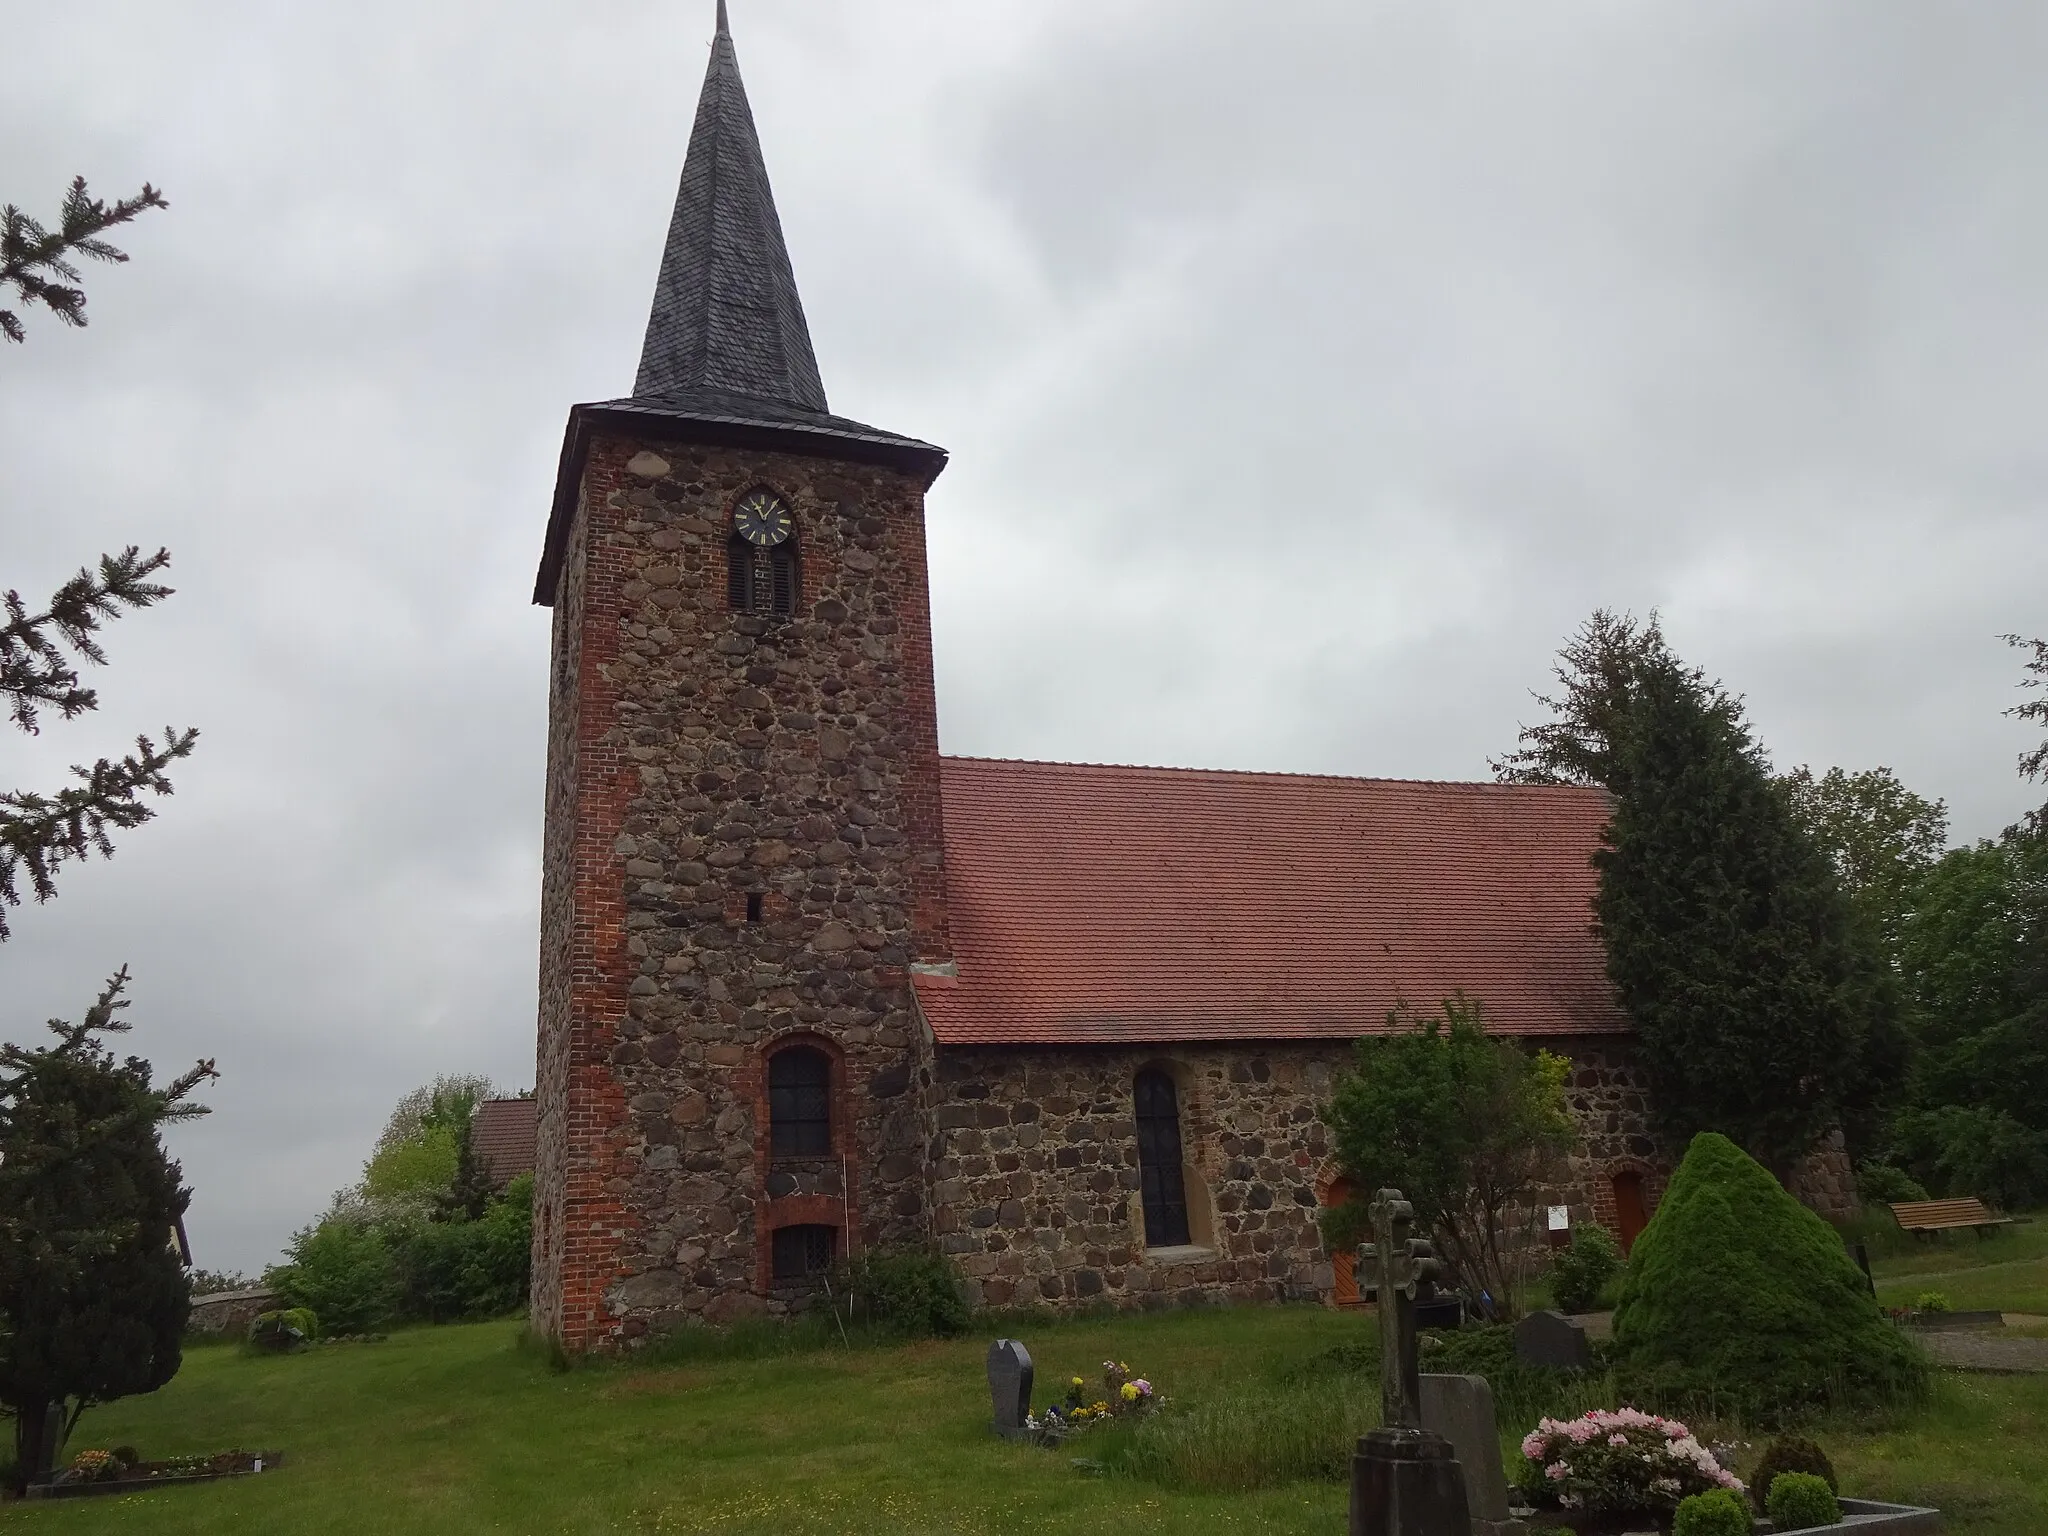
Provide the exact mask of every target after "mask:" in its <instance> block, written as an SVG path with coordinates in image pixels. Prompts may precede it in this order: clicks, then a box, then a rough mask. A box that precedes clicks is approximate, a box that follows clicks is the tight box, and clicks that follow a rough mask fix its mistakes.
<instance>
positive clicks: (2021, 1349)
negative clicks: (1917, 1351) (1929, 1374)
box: [1920, 1333, 2048, 1375]
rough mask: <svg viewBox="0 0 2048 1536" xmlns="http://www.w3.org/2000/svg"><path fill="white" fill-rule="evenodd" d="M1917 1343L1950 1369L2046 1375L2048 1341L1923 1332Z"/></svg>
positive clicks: (1974, 1334)
mask: <svg viewBox="0 0 2048 1536" xmlns="http://www.w3.org/2000/svg"><path fill="white" fill-rule="evenodd" d="M1920 1342H1921V1343H1923V1344H1925V1345H1926V1346H1927V1352H1928V1353H1929V1354H1930V1355H1932V1356H1934V1359H1935V1363H1936V1364H1938V1365H1945V1366H1947V1367H1948V1368H1949V1369H1950V1370H1956V1371H1994V1372H1998V1373H2001V1374H2008V1375H2032V1374H2034V1373H2036V1372H2042V1373H2048V1339H2015V1338H2010V1337H2007V1336H2005V1335H2002V1334H1997V1333H1925V1334H1922V1335H1921V1336H1920Z"/></svg>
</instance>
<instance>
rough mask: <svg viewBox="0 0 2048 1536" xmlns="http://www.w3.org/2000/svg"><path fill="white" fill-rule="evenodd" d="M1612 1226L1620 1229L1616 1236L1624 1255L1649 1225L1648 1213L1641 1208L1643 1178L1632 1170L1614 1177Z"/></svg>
mask: <svg viewBox="0 0 2048 1536" xmlns="http://www.w3.org/2000/svg"><path fill="white" fill-rule="evenodd" d="M1614 1224H1615V1226H1617V1227H1618V1228H1620V1229H1621V1230H1620V1232H1619V1233H1618V1234H1617V1235H1618V1236H1619V1237H1620V1238H1621V1251H1622V1253H1623V1254H1624V1255H1626V1254H1627V1253H1628V1251H1629V1250H1630V1249H1631V1248H1633V1247H1635V1245H1636V1239H1637V1238H1638V1237H1640V1236H1641V1235H1642V1231H1643V1228H1645V1227H1647V1226H1648V1225H1649V1224H1650V1213H1649V1212H1648V1211H1647V1210H1645V1209H1644V1208H1643V1176H1642V1175H1641V1174H1640V1173H1637V1172H1635V1171H1634V1170H1633V1169H1630V1170H1626V1171H1624V1172H1621V1173H1617V1174H1616V1175H1615V1176H1614Z"/></svg>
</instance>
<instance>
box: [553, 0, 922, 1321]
mask: <svg viewBox="0 0 2048 1536" xmlns="http://www.w3.org/2000/svg"><path fill="white" fill-rule="evenodd" d="M945 462H946V455H945V453H944V451H943V450H942V449H939V448H935V447H933V446H932V445H931V444H929V443H923V442H919V441H917V440H916V439H914V438H907V437H899V436H897V435H896V434H894V433H890V432H883V431H879V430H877V429H876V428H873V427H867V426H863V425H861V424H860V423H858V422H854V421H849V420H846V419H845V418H843V417H839V416H834V415H832V414H830V412H829V411H828V410H827V408H826V404H825V390H824V386H823V384H822V382H821V381H820V379H819V376H818V366H817V362H816V360H815V359H814V357H813V355H812V351H811V339H810V333H809V330H808V328H807V327H806V325H805V322H804V311H803V305H802V303H801V302H800V301H799V299H798V297H797V290H796V281H795V278H794V276H793V274H792V271H791V268H790V261H789V253H788V251H787V250H786V248H785V247H784V244H783V238H782V227H781V224H780V222H779V221H778V219H777V218H776V214H775V202H774V198H773V196H772V195H771V193H770V191H769V186H768V176H767V171H766V168H765V166H764V165H763V163H762V159H761V147H760V143H759V141H758V139H757V138H756V136H755V132H754V122H753V116H752V113H751V112H750V110H749V109H748V105H747V98H746V93H745V91H744V89H743V88H742V86H741V84H740V74H739V65H738V62H737V58H736V56H735V54H734V51H733V42H732V36H731V33H730V31H729V29H728V26H727V22H726V15H725V4H724V0H719V6H718V25H717V36H716V39H715V41H714V42H713V44H712V47H711V63H710V67H709V69H708V70H707V72H706V74H705V77H704V89H703V95H702V97H701V99H700V100H699V102H698V106H697V117H696V123H695V126H694V128H693V130H692V132H691V135H690V146H689V153H688V156H687V158H686V160H685V162H684V165H683V174H682V184H681V187H680V189H679V191H678V192H677V195H676V205H675V215H674V218H673V220H672V221H671V223H670V225H669V231H668V240H667V244H666V245H665V247H664V248H663V251H662V256H661V269H660V275H659V277H658V279H657V281H656V284H655V292H654V305H653V312H652V314H651V315H650V316H649V318H648V323H647V337H646V342H645V345H644V347H643V349H642V352H641V356H640V371H639V375H638V377H637V378H636V380H635V381H634V386H633V393H632V394H631V395H630V396H628V397H626V398H624V399H619V400H609V401H604V402H602V403H597V404H586V405H578V406H575V407H574V408H573V409H572V410H571V411H570V414H569V424H568V431H567V434H566V438H565V441H564V443H563V446H562V459H561V468H560V472H559V476H558V478H557V481H556V486H555V499H554V507H553V511H552V515H551V516H550V519H549V522H548V532H547V544H546V548H545V550H544V552H543V554H542V557H541V563H540V573H539V578H538V580H537V582H536V585H535V589H534V601H535V602H537V603H540V604H543V605H545V606H548V607H551V608H552V609H553V610H554V640H553V673H552V685H551V688H550V692H549V705H548V775H547V810H546V818H547V819H546V839H545V845H544V875H543V891H542V904H541V957H540V1020H539V1052H538V1056H539V1060H538V1068H537V1088H536V1093H537V1097H538V1099H539V1120H540V1126H539V1143H538V1160H539V1165H538V1171H537V1175H536V1190H535V1207H534V1212H535V1214H534V1251H533V1252H534V1265H533V1295H532V1317H533V1323H534V1326H535V1327H536V1329H537V1330H539V1331H541V1332H544V1333H546V1334H548V1335H550V1336H552V1337H554V1338H557V1339H559V1340H560V1341H561V1343H562V1344H563V1346H564V1347H566V1348H568V1349H570V1350H572V1351H580V1350H590V1349H606V1348H616V1347H620V1346H621V1345H624V1344H628V1343H630V1341H632V1340H633V1339H636V1338H638V1337H641V1336H643V1335H645V1334H646V1333H647V1332H648V1331H649V1329H650V1328H661V1327H666V1326H672V1325H674V1324H677V1323H681V1322H686V1321H691V1320H701V1321H706V1322H712V1323H718V1322H725V1321H728V1320H731V1319H733V1318H736V1317H740V1316H746V1315H757V1314H768V1313H774V1312H778V1311H781V1310H784V1309H786V1308H787V1307H789V1306H790V1305H792V1304H794V1303H796V1302H798V1301H800V1300H802V1299H804V1298H806V1297H807V1296H808V1295H809V1294H811V1291H812V1289H813V1288H814V1287H815V1286H816V1285H817V1284H818V1283H819V1282H818V1271H819V1270H820V1269H821V1268H822V1267H823V1266H824V1265H826V1264H827V1263H829V1262H830V1260H831V1259H832V1258H833V1257H834V1256H835V1255H841V1254H845V1253H847V1252H849V1251H857V1250H858V1249H860V1248H861V1247H863V1246H864V1245H867V1244H871V1243H875V1242H881V1241H893V1240H900V1239H903V1238H907V1237H914V1236H919V1235H922V1234H924V1233H925V1232H926V1231H927V1230H928V1217H927V1213H926V1188H925V1154H926V1150H927V1145H928V1142H929V1138H930V1135H931V1127H930V1125H929V1123H928V1119H929V1111H928V1107H927V1106H928V1098H929V1086H930V1081H931V1073H930V1066H931V1045H930V1041H929V1038H928V1037H927V1036H926V1035H925V1034H924V1032H923V1027H922V1025H921V1023H920V1022H919V1020H918V1017H917V1014H916V1009H915V1006H914V1004H913V1002H912V999H911V992H910V975H911V972H912V970H913V968H917V969H935V970H944V969H947V968H949V967H950V963H951V959H952V956H951V950H950V940H949V937H948V931H947V918H946V886H945V863H944V837H943V829H942V825H941V818H940V806H939V758H938V724H937V715H936V710H935V706H934V702H933V690H932V648H931V613H930V604H929V599H928V596H927V589H926V580H925V537H924V494H925V491H926V489H927V488H928V487H929V486H930V485H931V483H932V481H933V480H934V479H935V478H936V477H937V476H938V474H939V472H940V470H941V469H943V468H944V466H945Z"/></svg>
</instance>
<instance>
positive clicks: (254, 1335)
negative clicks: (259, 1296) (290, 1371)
mask: <svg viewBox="0 0 2048 1536" xmlns="http://www.w3.org/2000/svg"><path fill="white" fill-rule="evenodd" d="M314 1333H315V1324H314V1322H313V1314H312V1313H311V1312H308V1311H307V1310H306V1309H305V1308H304V1307H294V1308H291V1309H289V1310H286V1311H278V1312H259V1313H257V1314H256V1316H255V1317H254V1318H253V1319H251V1321H250V1323H249V1343H250V1345H251V1346H252V1347H254V1348H256V1349H260V1350H263V1351H264V1352H265V1353H267V1354H274V1355H288V1354H290V1353H291V1352H292V1351H293V1350H295V1349H304V1348H305V1347H306V1346H307V1345H308V1344H310V1343H312V1342H313V1337H314Z"/></svg>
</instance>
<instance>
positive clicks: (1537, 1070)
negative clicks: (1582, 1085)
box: [1323, 998, 1577, 1316]
mask: <svg viewBox="0 0 2048 1536" xmlns="http://www.w3.org/2000/svg"><path fill="white" fill-rule="evenodd" d="M1387 1023H1388V1025H1389V1028H1390V1033H1388V1034H1385V1035H1377V1036H1367V1037H1366V1038H1364V1039H1362V1040H1360V1041H1359V1042H1358V1045H1357V1047H1356V1054H1355V1056H1354V1057H1353V1061H1352V1067H1351V1070H1350V1071H1349V1072H1348V1073H1346V1074H1345V1075H1344V1076H1342V1077H1341V1078H1339V1080H1338V1082H1337V1084H1336V1086H1335V1088H1334V1089H1333V1091H1332V1094H1331V1100H1330V1104H1329V1107H1328V1108H1327V1109H1326V1110H1325V1111H1324V1116H1323V1118H1324V1121H1325V1123H1326V1124H1327V1125H1329V1127H1330V1130H1331V1134H1332V1135H1333V1136H1334V1137H1335V1139H1336V1144H1337V1146H1336V1151H1337V1162H1338V1165H1339V1166H1340V1167H1341V1168H1342V1169H1343V1170H1344V1173H1345V1176H1346V1178H1347V1179H1348V1180H1349V1181H1350V1184H1351V1187H1352V1191H1353V1193H1352V1197H1351V1199H1350V1200H1349V1201H1347V1202H1346V1203H1345V1204H1343V1205H1341V1206H1338V1207H1337V1208H1335V1209H1334V1210H1332V1211H1331V1212H1329V1213H1328V1214H1327V1215H1326V1217H1325V1222H1324V1229H1325V1232H1326V1233H1327V1234H1328V1236H1329V1238H1330V1241H1331V1242H1332V1243H1333V1244H1335V1245H1341V1246H1346V1247H1348V1246H1350V1245H1352V1244H1354V1243H1357V1242H1359V1241H1361V1240H1363V1239H1364V1238H1365V1237H1366V1236H1367V1234H1368V1231H1369V1225H1368V1222H1369V1218H1368V1217H1367V1215H1366V1206H1367V1205H1368V1204H1369V1203H1370V1201H1371V1200H1372V1197H1373V1192H1374V1191H1375V1190H1377V1189H1379V1188H1381V1187H1384V1186H1389V1185H1391V1186H1393V1187H1395V1188H1397V1189H1399V1190H1400V1191H1401V1192H1402V1194H1404V1195H1405V1196H1406V1197H1407V1198H1408V1200H1409V1201H1410V1202H1411V1203H1412V1204H1413V1205H1414V1207H1415V1216H1416V1221H1417V1224H1418V1225H1419V1226H1420V1227H1421V1228H1422V1230H1424V1231H1428V1232H1431V1233H1433V1234H1434V1236H1435V1237H1436V1240H1437V1242H1438V1243H1439V1245H1440V1252H1441V1254H1442V1255H1443V1257H1445V1258H1446V1259H1448V1260H1449V1261H1450V1265H1451V1267H1452V1268H1453V1269H1454V1270H1455V1271H1456V1273H1457V1274H1458V1276H1459V1278H1460V1281H1461V1283H1462V1285H1463V1286H1464V1288H1465V1289H1466V1290H1467V1291H1468V1292H1469V1293H1470V1294H1471V1295H1472V1296H1474V1297H1475V1298H1476V1297H1481V1296H1484V1297H1488V1298H1491V1301H1492V1304H1493V1307H1494V1310H1495V1312H1496V1315H1499V1316H1513V1315H1514V1314H1515V1313H1516V1312H1518V1311H1519V1310H1520V1305H1521V1295H1522V1291H1523V1287H1524V1286H1525V1285H1526V1284H1527V1282H1528V1279H1529V1276H1530V1272H1531V1269H1532V1267H1533V1264H1534V1262H1535V1260H1536V1258H1537V1249H1536V1247H1535V1245H1534V1243H1533V1242H1532V1240H1531V1232H1532V1230H1533V1226H1532V1222H1531V1220H1530V1219H1529V1217H1530V1210H1531V1205H1532V1202H1533V1201H1534V1199H1535V1197H1536V1193H1537V1191H1538V1190H1539V1189H1541V1188H1542V1187H1543V1186H1545V1185H1546V1184H1549V1183H1551V1182H1553V1181H1554V1179H1555V1178H1556V1176H1557V1174H1558V1172H1559V1170H1560V1167H1561V1160H1562V1157H1563V1155H1564V1153H1565V1152H1567V1151H1568V1150H1569V1149H1570V1148H1571V1147H1572V1145H1573V1144H1574V1143H1575V1141H1576V1140H1577V1129H1576V1127H1575V1125H1574V1124H1573V1121H1572V1117H1571V1109H1570V1106H1569V1104H1568V1103H1567V1101H1566V1098H1565V1089H1564V1083H1565V1073H1566V1071H1567V1067H1568V1064H1567V1063H1566V1061H1565V1059H1564V1058H1563V1057H1561V1056H1554V1055H1551V1054H1550V1053H1549V1052H1547V1051H1528V1050H1525V1049H1523V1048H1522V1046H1521V1045H1520V1044H1519V1043H1517V1042H1516V1041H1513V1040H1509V1039H1503V1038H1498V1037H1495V1036H1492V1035H1489V1034H1487V1033H1486V1030H1485V1028H1484V1025H1483V1023H1482V1020H1481V1017H1480V1010H1479V1006H1478V1004H1476V1003H1473V1002H1471V1001H1469V1000H1466V999H1463V998H1454V999H1452V1000H1450V1001H1448V1002H1446V1003H1445V1004H1444V1005H1443V1012H1442V1014H1441V1016H1439V1017H1434V1018H1428V1019H1417V1018H1416V1017H1414V1015H1413V1014H1411V1013H1409V1012H1406V1011H1405V1010H1396V1011H1395V1012H1394V1013H1392V1014H1389V1015H1388V1019H1387Z"/></svg>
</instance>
